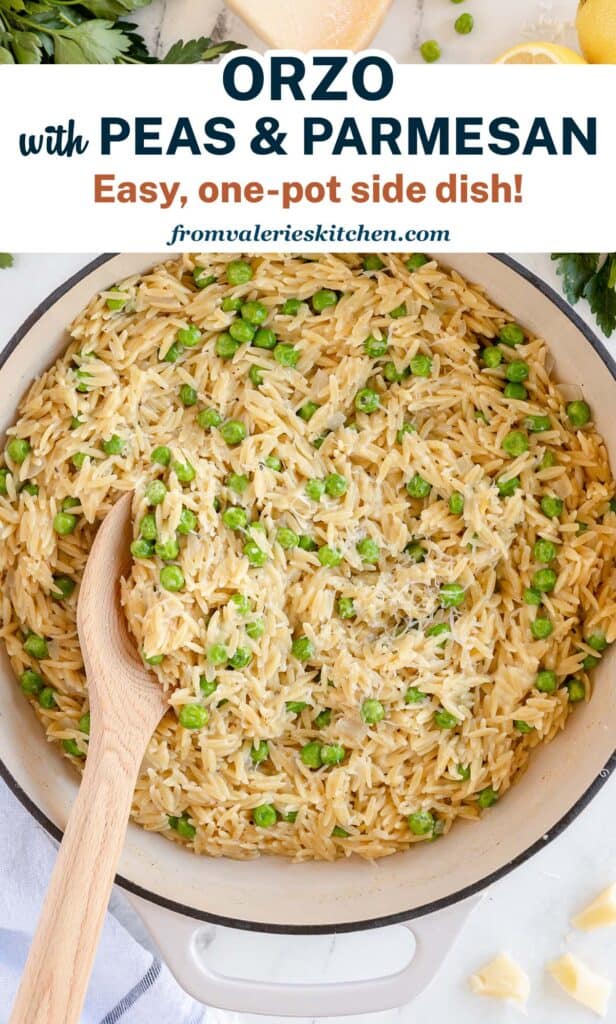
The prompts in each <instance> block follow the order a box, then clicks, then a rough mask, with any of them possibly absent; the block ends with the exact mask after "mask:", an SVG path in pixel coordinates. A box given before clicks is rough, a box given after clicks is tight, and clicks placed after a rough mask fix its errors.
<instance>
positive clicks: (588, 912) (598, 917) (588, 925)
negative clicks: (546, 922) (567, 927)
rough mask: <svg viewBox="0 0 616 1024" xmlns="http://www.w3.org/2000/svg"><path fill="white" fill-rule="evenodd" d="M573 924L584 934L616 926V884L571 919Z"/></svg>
mask: <svg viewBox="0 0 616 1024" xmlns="http://www.w3.org/2000/svg"><path fill="white" fill-rule="evenodd" d="M571 924H572V925H573V927H574V928H581V929H582V931H584V932H591V931H594V929H595V928H608V927H609V926H610V925H613V924H616V883H615V884H614V885H610V886H609V887H608V888H607V889H604V891H603V892H602V893H599V895H598V896H597V898H596V899H595V900H593V901H592V903H589V904H588V906H587V907H584V909H583V910H581V911H580V913H579V914H576V915H575V917H573V918H572V919H571Z"/></svg>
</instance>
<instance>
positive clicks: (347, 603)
mask: <svg viewBox="0 0 616 1024" xmlns="http://www.w3.org/2000/svg"><path fill="white" fill-rule="evenodd" d="M336 611H337V612H338V615H339V616H340V618H341V619H354V618H355V616H356V615H357V612H356V611H355V605H354V603H353V598H352V597H339V598H338V600H337V601H336Z"/></svg>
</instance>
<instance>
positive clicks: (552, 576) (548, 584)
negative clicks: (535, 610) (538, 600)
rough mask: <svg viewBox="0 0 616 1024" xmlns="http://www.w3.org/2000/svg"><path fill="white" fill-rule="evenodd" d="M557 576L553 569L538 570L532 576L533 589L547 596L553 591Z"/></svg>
mask: <svg viewBox="0 0 616 1024" xmlns="http://www.w3.org/2000/svg"><path fill="white" fill-rule="evenodd" d="M557 580H558V574H557V573H555V572H554V570H553V569H538V570H537V572H536V573H535V574H534V575H533V589H534V590H538V591H539V592H540V593H541V594H549V593H551V592H552V591H553V590H554V587H555V586H556V581H557Z"/></svg>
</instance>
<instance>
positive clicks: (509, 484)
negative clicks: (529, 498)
mask: <svg viewBox="0 0 616 1024" xmlns="http://www.w3.org/2000/svg"><path fill="white" fill-rule="evenodd" d="M496 486H497V487H498V492H499V494H500V496H501V498H510V497H511V495H512V494H515V492H516V491H517V489H518V487H519V486H520V478H519V476H512V477H511V478H510V479H509V480H506V479H505V478H504V477H502V476H501V477H499V478H498V480H497V481H496Z"/></svg>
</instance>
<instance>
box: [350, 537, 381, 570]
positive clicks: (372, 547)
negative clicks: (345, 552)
mask: <svg viewBox="0 0 616 1024" xmlns="http://www.w3.org/2000/svg"><path fill="white" fill-rule="evenodd" d="M355 550H356V551H357V554H358V555H359V557H360V558H361V560H362V562H365V563H366V564H367V565H376V564H377V562H378V560H379V558H380V557H381V550H380V548H379V545H378V544H377V542H376V541H375V540H373V539H372V538H371V537H362V539H361V540H360V541H358V542H357V544H356V545H355Z"/></svg>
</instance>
